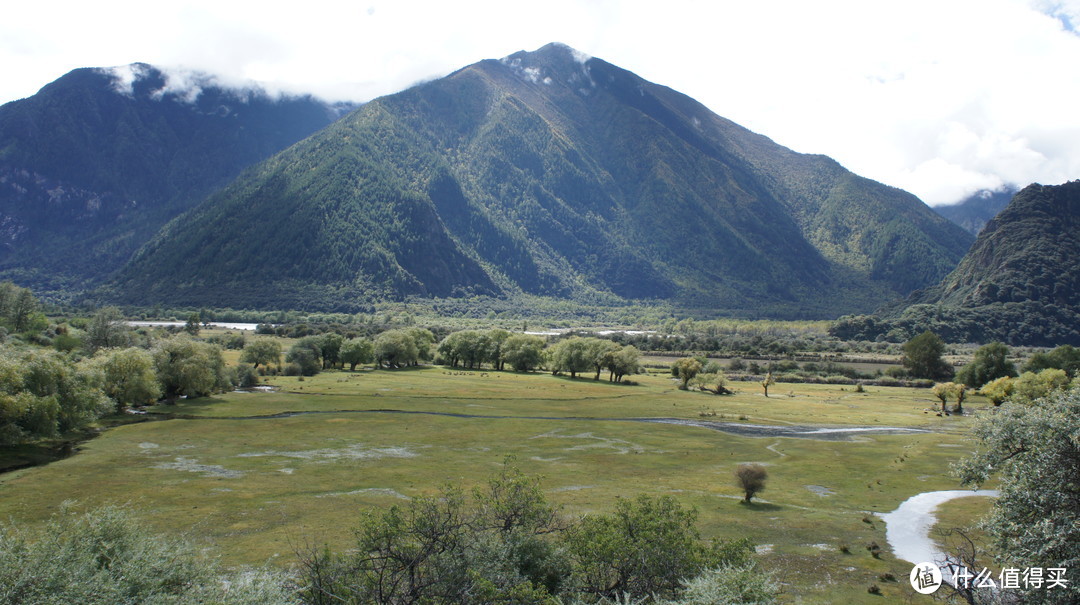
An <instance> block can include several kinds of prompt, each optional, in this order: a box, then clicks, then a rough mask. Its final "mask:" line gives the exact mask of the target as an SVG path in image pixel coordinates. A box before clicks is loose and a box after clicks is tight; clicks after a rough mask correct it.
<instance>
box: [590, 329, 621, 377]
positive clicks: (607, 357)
mask: <svg viewBox="0 0 1080 605" xmlns="http://www.w3.org/2000/svg"><path fill="white" fill-rule="evenodd" d="M584 340H585V347H586V351H585V356H586V357H587V358H588V360H589V365H591V366H592V369H593V370H595V371H596V373H595V374H594V375H593V380H600V372H602V371H603V370H604V368H605V367H607V366H608V365H610V364H611V361H612V358H613V356H614V355H615V352H616V351H618V350H619V345H618V344H616V343H614V342H612V341H610V340H604V339H602V338H586V339H584Z"/></svg>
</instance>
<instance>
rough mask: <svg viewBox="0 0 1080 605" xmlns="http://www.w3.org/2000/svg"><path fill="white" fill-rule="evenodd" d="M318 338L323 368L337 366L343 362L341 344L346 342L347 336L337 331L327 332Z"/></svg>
mask: <svg viewBox="0 0 1080 605" xmlns="http://www.w3.org/2000/svg"><path fill="white" fill-rule="evenodd" d="M318 339H319V351H320V352H321V353H322V367H323V369H324V370H325V369H327V368H334V367H337V365H338V363H340V362H341V344H342V343H343V342H345V337H344V336H342V335H341V334H338V333H337V332H327V333H326V334H323V335H322V336H319V337H318Z"/></svg>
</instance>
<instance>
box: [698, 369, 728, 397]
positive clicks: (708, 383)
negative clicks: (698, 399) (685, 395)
mask: <svg viewBox="0 0 1080 605" xmlns="http://www.w3.org/2000/svg"><path fill="white" fill-rule="evenodd" d="M693 384H694V386H695V387H697V388H698V389H699V390H701V391H707V392H709V393H712V394H714V395H725V394H728V393H731V391H730V390H728V388H727V386H726V385H727V377H726V376H724V374H723V373H719V372H718V373H708V374H698V375H697V376H695V377H694V380H693Z"/></svg>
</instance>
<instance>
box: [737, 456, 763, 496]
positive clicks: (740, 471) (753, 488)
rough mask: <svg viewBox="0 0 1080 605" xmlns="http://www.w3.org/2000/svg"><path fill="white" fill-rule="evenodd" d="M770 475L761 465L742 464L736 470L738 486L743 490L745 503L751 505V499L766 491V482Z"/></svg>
mask: <svg viewBox="0 0 1080 605" xmlns="http://www.w3.org/2000/svg"><path fill="white" fill-rule="evenodd" d="M768 478H769V473H768V472H766V471H765V467H764V466H761V465H760V464H740V465H739V468H737V469H735V479H736V480H737V483H738V486H739V487H740V488H742V490H743V502H744V503H746V504H750V499H751V498H753V497H754V496H755V495H757V494H758V493H759V492H763V491H765V480H766V479H768Z"/></svg>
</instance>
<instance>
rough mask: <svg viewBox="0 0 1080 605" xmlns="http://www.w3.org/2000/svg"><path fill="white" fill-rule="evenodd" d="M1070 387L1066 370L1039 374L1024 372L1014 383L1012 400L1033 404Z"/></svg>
mask: <svg viewBox="0 0 1080 605" xmlns="http://www.w3.org/2000/svg"><path fill="white" fill-rule="evenodd" d="M1068 386H1069V375H1068V374H1067V373H1066V372H1065V370H1059V369H1057V368H1048V369H1046V370H1042V371H1041V372H1039V373H1035V372H1024V373H1023V374H1021V375H1020V376H1019V377H1017V378H1016V380H1015V382H1013V395H1012V400H1013V401H1015V402H1018V403H1033V402H1035V401H1036V400H1038V399H1041V398H1043V397H1048V396H1050V395H1052V394H1053V393H1055V392H1057V391H1061V390H1064V389H1065V388H1066V387H1068Z"/></svg>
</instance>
